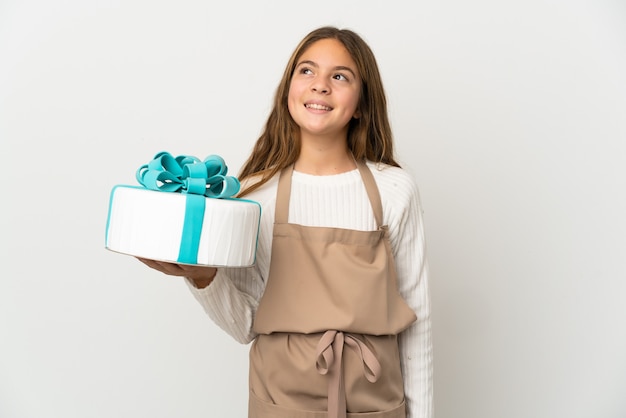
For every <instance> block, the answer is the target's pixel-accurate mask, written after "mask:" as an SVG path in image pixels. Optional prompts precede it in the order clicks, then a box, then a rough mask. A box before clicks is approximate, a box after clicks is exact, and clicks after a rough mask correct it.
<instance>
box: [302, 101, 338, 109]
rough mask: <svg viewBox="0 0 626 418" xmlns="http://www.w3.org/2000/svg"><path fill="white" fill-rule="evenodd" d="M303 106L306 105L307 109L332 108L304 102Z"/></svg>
mask: <svg viewBox="0 0 626 418" xmlns="http://www.w3.org/2000/svg"><path fill="white" fill-rule="evenodd" d="M304 107H306V108H307V109H315V110H333V108H332V107H328V106H322V105H319V104H315V103H308V104H305V105H304Z"/></svg>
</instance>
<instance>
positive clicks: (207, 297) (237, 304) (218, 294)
mask: <svg viewBox="0 0 626 418" xmlns="http://www.w3.org/2000/svg"><path fill="white" fill-rule="evenodd" d="M246 273H248V272H247V271H246V269H218V271H217V274H216V275H215V277H214V278H213V279H212V281H211V283H210V285H208V286H206V287H204V288H200V289H199V288H198V287H196V286H194V283H192V282H190V280H187V284H188V286H189V289H190V290H191V292H192V294H193V295H194V297H195V298H196V300H197V301H198V302H199V303H200V305H202V307H203V308H204V311H205V312H206V313H207V315H208V316H209V317H210V318H211V319H212V320H213V322H215V324H217V325H218V326H219V327H220V328H221V329H223V330H224V331H225V332H226V333H228V334H229V335H230V336H232V337H233V338H234V339H235V340H236V341H238V342H240V343H242V344H246V343H248V342H250V341H252V339H254V337H255V334H254V332H253V331H252V323H253V320H254V315H255V313H256V309H257V306H258V298H259V297H260V296H259V295H260V293H261V292H262V290H261V289H260V286H259V283H258V281H259V280H260V279H255V278H254V277H253V276H251V275H250V274H246ZM200 284H202V283H200Z"/></svg>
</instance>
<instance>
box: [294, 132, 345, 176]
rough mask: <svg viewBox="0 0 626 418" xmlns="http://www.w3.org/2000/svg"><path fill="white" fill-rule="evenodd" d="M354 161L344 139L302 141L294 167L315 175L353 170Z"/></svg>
mask: <svg viewBox="0 0 626 418" xmlns="http://www.w3.org/2000/svg"><path fill="white" fill-rule="evenodd" d="M355 168H356V163H355V161H354V157H353V156H352V153H351V152H350V150H349V149H348V146H347V143H346V141H345V140H344V141H326V142H324V141H319V140H317V141H302V147H301V149H300V155H299V156H298V159H297V160H296V163H295V165H294V169H295V170H296V171H299V172H301V173H306V174H313V175H317V176H323V175H332V174H340V173H345V172H347V171H351V170H354V169H355Z"/></svg>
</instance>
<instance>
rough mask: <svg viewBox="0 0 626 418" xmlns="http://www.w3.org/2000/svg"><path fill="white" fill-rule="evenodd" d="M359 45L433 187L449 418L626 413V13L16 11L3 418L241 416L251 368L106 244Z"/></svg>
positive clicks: (441, 356) (4, 225) (439, 359)
mask: <svg viewBox="0 0 626 418" xmlns="http://www.w3.org/2000/svg"><path fill="white" fill-rule="evenodd" d="M325 24H332V25H338V26H341V27H348V28H352V29H354V30H356V31H357V32H359V33H361V34H362V35H363V37H364V38H365V39H366V40H367V41H368V42H369V43H370V45H371V47H372V48H373V50H374V52H375V53H376V54H377V57H378V60H379V64H380V67H381V71H382V74H383V77H384V79H385V82H386V88H387V93H388V96H389V102H390V111H391V116H392V122H393V128H394V131H395V134H396V140H397V145H398V151H399V157H400V160H401V162H402V163H403V164H404V165H405V167H406V168H407V169H408V170H410V171H411V172H412V173H413V174H414V175H415V176H416V178H417V180H418V183H419V185H420V188H421V192H422V200H423V205H424V209H425V220H426V228H427V233H428V236H427V240H428V245H429V258H430V267H431V280H432V283H431V287H432V299H433V309H434V311H433V327H434V344H435V408H436V416H437V417H438V418H479V417H480V418H554V417H568V418H583V417H585V418H586V417H593V418H623V417H624V416H626V396H624V393H625V392H624V391H625V389H624V388H625V387H626V356H625V355H624V353H626V309H625V308H624V302H623V300H624V297H625V295H626V284H625V283H626V239H625V236H626V222H625V221H624V213H626V196H625V190H626V158H625V157H626V121H625V119H626V76H625V74H626V6H625V5H624V2H623V1H617V0H615V1H610V0H574V1H568V0H541V1H540V0H527V1H512V2H502V1H495V0H492V1H490V0H477V1H473V2H466V1H461V0H449V1H428V0H423V1H417V2H405V1H384V2H383V1H371V2H368V1H343V2H334V1H325V0H321V1H317V2H311V3H298V2H291V1H289V2H288V1H272V2H270V1H268V2H260V1H232V2H207V1H194V0H181V1H176V2H174V1H169V2H166V1H148V0H129V1H108V2H103V1H95V0H65V1H58V2H49V1H43V0H32V1H29V0H20V1H17V0H0V147H1V148H0V150H1V152H2V154H1V155H2V160H3V164H2V167H3V168H2V184H3V191H4V193H3V203H2V204H0V208H1V215H2V216H0V226H1V230H0V231H1V232H0V234H1V238H0V243H1V245H2V247H1V248H0V257H1V259H0V261H1V262H2V263H1V265H0V266H1V267H2V273H1V277H2V278H1V280H0V417H2V418H57V417H59V418H60V417H63V418H85V417H93V418H101V417H121V418H125V417H151V418H170V417H177V418H180V417H189V418H192V417H243V416H245V411H246V398H247V382H246V379H247V349H248V348H247V347H246V346H241V345H239V344H237V343H236V342H234V341H232V340H231V339H230V338H229V337H228V336H227V335H226V334H224V333H223V332H221V331H220V330H219V329H218V328H217V327H216V326H214V325H213V324H212V323H211V322H210V321H209V320H208V319H207V318H205V316H204V313H203V312H202V310H201V308H200V307H199V305H197V304H196V303H195V301H194V300H192V297H191V295H190V294H189V293H188V290H187V289H186V287H185V285H184V284H183V283H182V282H181V281H180V280H179V279H175V278H170V277H165V276H162V275H160V274H158V273H156V272H153V271H150V270H149V269H147V268H145V267H143V266H142V265H140V264H139V263H138V262H137V261H136V260H134V259H132V258H131V257H127V256H122V255H118V254H113V253H110V252H107V251H106V250H104V248H103V244H104V225H105V220H106V212H107V204H108V198H109V196H108V195H109V191H110V189H111V187H112V186H113V185H115V184H119V183H126V184H128V183H130V184H133V183H134V171H135V169H136V168H137V167H138V166H139V165H141V164H143V163H145V162H147V161H148V160H149V159H150V158H151V157H152V156H153V154H154V153H156V152H157V151H161V150H167V151H170V152H172V153H173V154H191V155H196V156H198V157H204V156H206V155H208V154H213V153H217V154H220V155H222V156H223V157H224V158H225V159H226V161H227V162H228V163H229V166H230V170H231V172H234V173H236V172H237V170H238V169H239V167H240V166H241V164H242V162H243V160H244V158H245V157H246V156H247V154H248V152H249V151H250V148H251V146H252V144H253V141H254V140H255V139H256V136H257V135H258V133H259V132H260V129H261V127H262V124H263V123H264V120H265V118H266V116H267V113H268V111H269V106H270V103H271V99H272V96H273V93H274V88H275V87H276V85H277V83H278V80H279V78H280V76H281V73H282V70H283V68H284V65H285V64H286V60H287V58H288V57H289V55H290V53H291V51H292V50H293V48H294V47H295V45H296V43H297V41H299V39H300V38H301V37H302V36H304V35H305V34H306V33H307V32H308V31H309V30H311V29H313V28H315V27H317V26H321V25H325Z"/></svg>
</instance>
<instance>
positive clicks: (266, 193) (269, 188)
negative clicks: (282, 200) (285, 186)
mask: <svg viewBox="0 0 626 418" xmlns="http://www.w3.org/2000/svg"><path fill="white" fill-rule="evenodd" d="M260 179H261V176H260V175H255V176H251V177H248V178H246V179H245V180H243V181H242V182H241V190H245V189H246V188H248V187H250V186H252V185H254V184H256V183H257V182H258V181H260ZM277 188H278V174H277V175H275V176H274V177H272V178H270V179H269V180H268V181H267V182H266V183H265V184H263V185H262V186H261V187H259V188H258V189H256V190H253V191H252V192H250V193H248V194H246V195H244V196H243V199H248V200H254V201H256V202H259V203H260V204H261V206H264V207H265V206H266V205H267V204H273V203H274V202H275V201H276V189H277Z"/></svg>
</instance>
